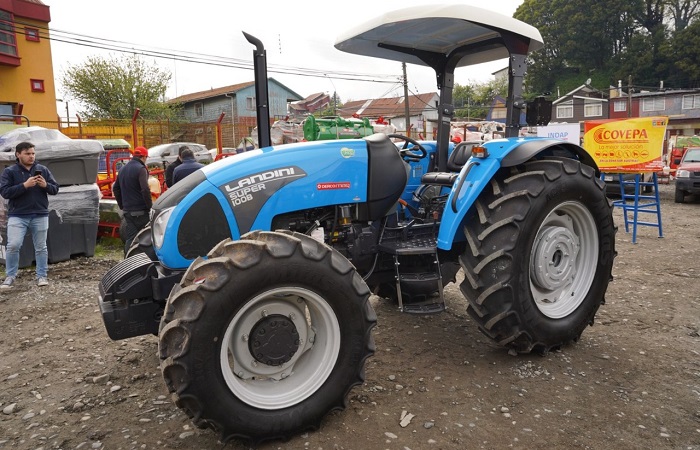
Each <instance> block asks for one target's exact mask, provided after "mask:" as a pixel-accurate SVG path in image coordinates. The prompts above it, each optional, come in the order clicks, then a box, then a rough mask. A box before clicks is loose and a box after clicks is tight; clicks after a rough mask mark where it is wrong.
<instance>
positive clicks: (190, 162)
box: [173, 148, 204, 184]
mask: <svg viewBox="0 0 700 450" xmlns="http://www.w3.org/2000/svg"><path fill="white" fill-rule="evenodd" d="M181 157H182V163H181V164H180V165H179V166H177V167H176V168H175V170H173V184H175V183H177V182H178V181H180V180H182V179H183V178H185V177H186V176H187V175H189V174H191V173H192V172H195V171H197V170H199V169H201V168H202V167H204V164H202V163H199V162H197V161H195V159H194V152H193V151H192V150H190V149H189V148H188V149H186V150H184V151H183V152H182V156H181Z"/></svg>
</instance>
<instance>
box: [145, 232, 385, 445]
mask: <svg viewBox="0 0 700 450" xmlns="http://www.w3.org/2000/svg"><path fill="white" fill-rule="evenodd" d="M369 294H370V292H369V289H368V288H367V285H366V284H365V283H364V281H363V280H362V278H361V277H360V276H359V275H358V274H357V272H356V271H355V268H354V267H353V265H352V264H351V263H350V262H349V261H348V260H347V259H345V258H344V257H343V256H342V255H341V254H339V253H338V252H336V251H335V250H333V249H332V248H330V247H328V246H327V245H325V244H322V243H319V242H317V241H315V240H313V239H311V238H309V237H308V236H305V235H301V234H296V233H286V232H253V233H248V234H246V235H244V236H243V237H242V238H241V240H239V241H230V240H227V241H224V242H222V243H220V244H219V245H217V246H216V247H215V248H214V249H213V250H212V251H211V252H210V253H209V255H208V259H206V260H204V259H197V260H195V262H193V263H192V265H191V267H190V268H189V269H188V271H187V272H186V273H185V275H184V277H183V281H182V282H181V284H180V286H178V287H176V288H175V289H173V292H172V294H171V296H170V298H169V300H168V304H167V306H166V310H165V316H164V317H163V323H164V326H163V327H162V330H161V332H160V345H159V352H160V359H161V367H162V372H163V376H164V378H165V381H166V383H167V386H168V389H169V390H170V392H172V394H173V396H174V398H175V402H176V404H177V405H178V406H179V407H180V408H182V409H184V410H185V412H186V413H187V414H188V415H189V416H190V417H191V418H192V420H193V421H194V423H195V424H196V425H197V426H199V427H201V428H213V429H214V430H216V431H218V432H219V433H220V435H221V439H222V441H224V442H226V441H228V440H230V439H232V438H238V439H243V440H246V441H248V442H250V443H251V444H252V445H256V444H257V443H259V442H261V441H263V440H269V439H286V438H289V437H290V436H292V435H294V434H296V433H299V432H301V431H303V430H306V429H315V428H318V426H319V424H320V422H321V419H322V418H323V417H324V416H325V415H326V414H327V413H328V412H330V411H332V410H336V409H344V408H345V405H346V398H347V395H348V393H349V392H350V389H351V388H352V387H353V386H355V385H358V384H361V383H362V382H363V380H364V363H365V360H366V359H367V357H369V356H370V355H371V354H372V353H373V352H374V343H373V340H372V335H371V329H372V327H373V326H374V325H375V323H376V316H375V314H374V311H373V309H372V307H371V305H370V303H369V301H368V299H369Z"/></svg>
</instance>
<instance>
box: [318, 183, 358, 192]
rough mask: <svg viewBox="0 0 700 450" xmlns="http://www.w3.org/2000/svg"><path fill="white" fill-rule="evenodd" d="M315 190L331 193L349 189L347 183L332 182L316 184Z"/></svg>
mask: <svg viewBox="0 0 700 450" xmlns="http://www.w3.org/2000/svg"><path fill="white" fill-rule="evenodd" d="M316 189H317V190H319V191H331V190H336V189H350V182H349V181H333V182H326V183H316Z"/></svg>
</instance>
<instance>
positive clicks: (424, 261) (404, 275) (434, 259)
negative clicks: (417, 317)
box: [378, 226, 445, 314]
mask: <svg viewBox="0 0 700 450" xmlns="http://www.w3.org/2000/svg"><path fill="white" fill-rule="evenodd" d="M406 234H407V233H403V232H400V233H396V234H393V235H391V236H385V237H384V238H383V239H382V240H381V242H379V246H378V247H379V251H380V252H384V253H386V254H389V255H392V256H393V258H394V268H395V269H394V270H395V279H396V294H397V300H398V302H399V310H401V311H402V312H406V313H410V314H434V313H438V312H442V311H444V310H445V299H444V296H443V286H442V274H441V273H440V261H439V260H438V250H437V240H436V237H435V233H434V227H433V226H429V227H426V226H415V227H411V228H410V233H408V234H409V235H408V236H407V235H406ZM412 259H413V260H412ZM416 261H418V267H417V265H416ZM421 265H424V266H425V267H421ZM417 268H418V270H416V269H417ZM411 285H413V289H411ZM402 286H403V287H404V288H405V289H406V292H416V291H425V288H426V286H427V287H428V289H431V286H434V287H435V288H436V290H437V294H438V295H439V301H437V302H435V301H431V300H427V301H423V302H408V303H405V304H404V299H403V293H402Z"/></svg>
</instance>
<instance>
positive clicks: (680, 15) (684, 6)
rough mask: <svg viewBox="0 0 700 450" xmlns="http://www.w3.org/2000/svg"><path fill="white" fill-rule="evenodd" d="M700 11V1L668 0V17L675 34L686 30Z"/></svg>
mask: <svg viewBox="0 0 700 450" xmlns="http://www.w3.org/2000/svg"><path fill="white" fill-rule="evenodd" d="M699 11H700V0H666V15H667V16H668V18H669V21H670V22H671V24H672V30H673V31H674V32H679V31H683V30H685V28H686V27H687V26H688V25H690V22H691V20H692V19H693V18H694V17H695V16H696V14H697V13H698V12H699Z"/></svg>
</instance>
